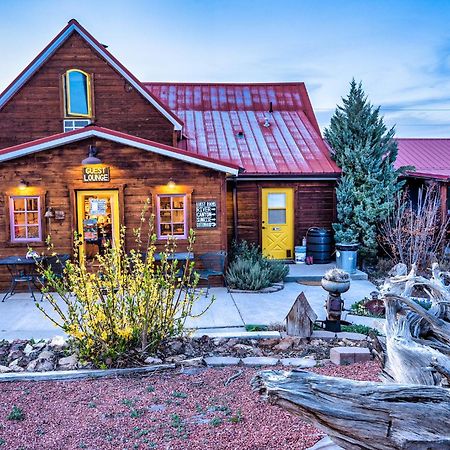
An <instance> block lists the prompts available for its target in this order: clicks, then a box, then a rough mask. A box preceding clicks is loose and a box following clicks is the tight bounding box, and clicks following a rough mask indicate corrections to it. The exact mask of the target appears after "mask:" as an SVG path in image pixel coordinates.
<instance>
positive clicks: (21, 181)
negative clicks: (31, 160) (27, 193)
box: [19, 178, 29, 191]
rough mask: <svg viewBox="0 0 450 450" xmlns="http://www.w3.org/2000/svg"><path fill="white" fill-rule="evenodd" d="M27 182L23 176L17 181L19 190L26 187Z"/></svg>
mask: <svg viewBox="0 0 450 450" xmlns="http://www.w3.org/2000/svg"><path fill="white" fill-rule="evenodd" d="M28 184H29V183H28V182H27V181H25V180H24V179H23V178H22V179H21V180H20V181H19V189H20V190H21V191H23V190H24V189H26V188H27V187H28Z"/></svg>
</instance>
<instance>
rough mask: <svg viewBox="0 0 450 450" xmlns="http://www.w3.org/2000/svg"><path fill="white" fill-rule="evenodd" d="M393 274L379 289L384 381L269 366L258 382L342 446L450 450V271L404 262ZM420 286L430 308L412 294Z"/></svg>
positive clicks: (376, 351) (271, 398) (261, 389)
mask: <svg viewBox="0 0 450 450" xmlns="http://www.w3.org/2000/svg"><path fill="white" fill-rule="evenodd" d="M391 275H392V276H390V277H389V278H388V279H387V280H386V282H385V284H384V286H383V287H382V289H381V293H382V296H383V299H384V302H385V306H386V337H380V338H377V340H376V342H375V345H374V354H375V355H376V356H377V357H378V358H379V360H380V362H381V365H382V368H383V373H382V377H381V378H382V380H383V382H384V383H369V382H357V381H351V380H343V379H336V378H330V377H324V376H320V375H316V374H311V373H307V372H300V371H294V372H279V371H264V372H260V373H259V374H258V375H257V376H256V377H255V379H254V380H253V386H254V387H255V389H258V390H259V392H260V393H261V394H263V395H264V396H265V397H266V398H268V399H269V401H270V402H271V403H273V404H276V405H279V406H281V407H283V408H286V409H288V410H289V411H291V412H293V413H295V414H299V415H301V416H302V417H303V418H306V419H308V420H309V421H311V422H312V423H313V424H314V425H316V426H317V427H318V428H319V429H322V430H323V431H325V432H326V433H327V434H328V435H329V436H330V438H331V439H332V440H333V442H335V443H336V444H338V445H340V446H341V447H342V448H344V449H349V450H353V449H358V450H362V449H367V450H391V449H392V450H406V449H412V450H418V449H424V450H426V449H430V450H431V449H433V450H434V449H436V450H437V449H439V450H440V449H447V450H449V449H450V389H449V384H450V287H449V286H448V285H447V284H445V280H446V278H450V274H449V273H443V272H440V271H439V267H438V266H437V265H436V264H434V265H433V267H432V269H431V276H430V277H429V278H426V277H423V276H419V275H417V273H416V268H415V266H413V267H412V269H411V270H410V272H409V273H407V270H406V266H404V265H401V264H399V265H397V266H396V267H395V268H394V270H393V272H392V273H391ZM417 289H420V290H421V291H422V292H425V293H426V295H427V296H428V298H429V301H430V302H431V307H430V308H429V309H428V310H427V309H425V308H423V307H422V306H421V305H420V304H419V303H417V302H416V301H414V300H413V299H412V296H413V294H415V293H416V291H417Z"/></svg>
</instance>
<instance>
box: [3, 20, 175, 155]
mask: <svg viewBox="0 0 450 450" xmlns="http://www.w3.org/2000/svg"><path fill="white" fill-rule="evenodd" d="M99 47H101V48H99ZM73 68H77V69H81V70H84V71H86V72H87V73H89V74H92V78H93V100H94V121H95V124H96V125H99V126H103V127H107V128H114V129H117V130H120V131H123V132H126V133H129V134H135V135H137V136H140V137H143V138H146V139H150V140H155V141H159V142H163V143H165V144H169V145H171V144H172V143H173V133H174V130H178V129H181V126H182V122H181V121H180V120H179V119H178V118H176V116H175V115H174V114H173V113H172V112H171V111H169V110H168V109H166V108H165V106H163V105H162V103H161V102H160V101H159V100H157V99H155V97H154V96H153V95H152V94H150V93H149V92H148V91H147V90H146V89H145V88H144V87H143V86H142V85H141V84H140V83H139V81H138V80H137V79H136V78H135V77H133V76H132V75H131V74H130V73H129V72H128V71H127V70H126V69H125V68H124V67H123V66H122V65H121V64H120V63H119V62H118V61H117V60H115V59H114V58H113V57H112V55H110V54H109V53H108V52H107V51H106V49H105V48H104V47H103V46H101V44H99V43H98V42H97V41H95V40H94V38H92V37H91V36H90V35H88V34H87V32H86V31H85V30H84V29H82V28H81V26H80V25H79V24H78V23H77V22H76V21H71V22H70V23H69V25H68V26H67V27H66V28H65V29H64V30H63V31H62V32H61V33H60V35H58V36H57V38H55V40H54V41H52V42H51V43H50V44H49V46H47V48H46V49H45V50H44V51H43V52H42V53H41V54H40V55H39V56H38V57H37V58H36V59H35V60H34V61H33V62H32V63H31V64H30V66H29V67H27V68H26V69H25V70H24V71H23V72H22V74H21V75H19V77H18V78H17V79H16V80H15V81H14V82H13V83H12V84H11V85H10V86H9V87H8V88H7V89H6V90H5V91H4V92H3V94H2V95H1V96H0V148H4V147H6V146H11V145H15V144H19V143H22V142H27V141H30V140H33V139H38V138H41V137H44V136H48V135H51V134H56V133H60V132H61V131H62V130H63V128H62V127H63V125H62V123H63V118H64V117H63V116H64V110H63V106H62V104H63V92H62V81H61V80H62V74H63V73H64V72H65V71H66V70H68V69H73Z"/></svg>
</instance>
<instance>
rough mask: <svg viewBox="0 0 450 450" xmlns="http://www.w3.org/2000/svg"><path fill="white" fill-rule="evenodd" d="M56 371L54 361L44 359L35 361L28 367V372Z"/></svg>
mask: <svg viewBox="0 0 450 450" xmlns="http://www.w3.org/2000/svg"><path fill="white" fill-rule="evenodd" d="M54 369H55V365H54V363H53V362H52V361H50V360H48V359H42V358H38V359H33V361H31V362H30V363H29V364H28V366H27V372H48V371H50V370H54Z"/></svg>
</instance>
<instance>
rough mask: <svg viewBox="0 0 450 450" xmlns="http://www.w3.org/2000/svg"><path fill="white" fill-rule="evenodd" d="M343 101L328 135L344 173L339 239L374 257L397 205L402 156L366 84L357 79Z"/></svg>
mask: <svg viewBox="0 0 450 450" xmlns="http://www.w3.org/2000/svg"><path fill="white" fill-rule="evenodd" d="M342 101H343V106H338V107H337V109H336V111H335V113H334V115H333V117H332V118H331V122H330V126H329V128H327V129H326V130H325V133H324V135H325V138H326V139H327V141H328V143H329V144H330V146H331V148H332V150H331V153H332V157H333V159H334V160H335V161H336V164H337V165H338V166H339V167H340V168H341V170H342V177H341V179H340V180H339V182H338V185H337V188H336V197H337V220H338V222H337V223H335V224H333V228H334V231H335V240H336V242H351V243H359V244H360V254H361V256H362V257H364V258H372V257H374V256H376V254H377V249H378V243H377V224H378V223H379V222H380V221H381V220H383V219H385V218H386V215H387V213H388V211H389V210H390V209H391V208H392V206H393V201H394V198H395V194H396V192H398V190H399V189H400V188H401V186H402V183H401V182H399V181H398V176H399V174H400V173H402V172H403V169H400V170H395V169H394V162H395V159H396V158H397V152H398V149H397V143H396V142H395V141H394V139H393V138H394V133H395V130H394V127H392V128H391V129H390V130H388V129H387V128H386V126H385V124H384V122H383V117H382V116H380V109H379V107H378V108H374V107H373V106H372V105H371V104H370V102H369V101H368V100H367V96H366V94H365V93H364V90H363V88H362V84H361V83H359V84H358V83H356V82H355V80H354V79H353V80H352V82H351V83H350V93H349V94H348V96H347V98H343V99H342Z"/></svg>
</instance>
